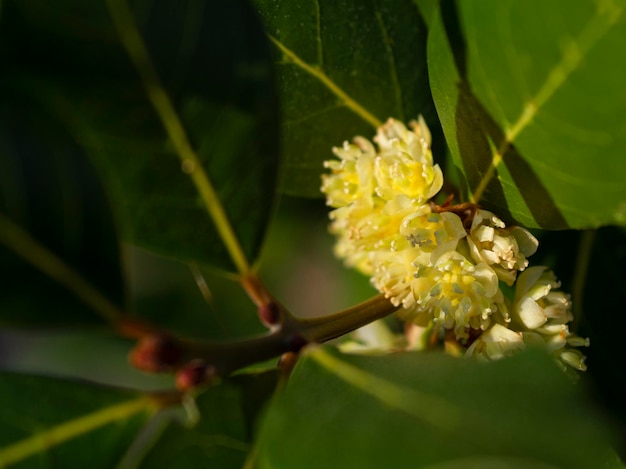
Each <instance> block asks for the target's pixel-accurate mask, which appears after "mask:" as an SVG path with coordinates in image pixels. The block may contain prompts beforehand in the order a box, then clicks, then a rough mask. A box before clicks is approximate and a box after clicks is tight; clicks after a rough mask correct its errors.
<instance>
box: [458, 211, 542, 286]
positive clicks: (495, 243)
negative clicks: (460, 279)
mask: <svg viewBox="0 0 626 469" xmlns="http://www.w3.org/2000/svg"><path fill="white" fill-rule="evenodd" d="M467 243H468V245H469V248H470V253H471V256H472V258H473V259H474V261H476V262H484V263H485V264H487V265H489V266H491V267H492V268H493V270H494V271H495V272H496V274H497V275H498V277H499V278H500V280H502V281H504V282H505V283H506V284H507V285H509V286H511V285H513V282H515V277H516V276H517V272H518V271H520V270H524V269H525V268H526V267H527V266H528V260H527V257H528V256H531V255H532V254H534V253H535V251H536V250H537V245H538V241H537V239H536V238H535V237H534V236H533V235H532V234H531V233H530V232H529V231H528V230H525V229H524V228H520V227H518V226H513V227H509V228H506V225H505V224H504V222H503V221H502V220H500V219H499V218H498V217H496V216H495V215H494V214H493V213H491V212H489V211H487V210H478V211H477V212H476V214H475V215H474V219H473V220H472V226H471V228H470V232H469V234H468V236H467Z"/></svg>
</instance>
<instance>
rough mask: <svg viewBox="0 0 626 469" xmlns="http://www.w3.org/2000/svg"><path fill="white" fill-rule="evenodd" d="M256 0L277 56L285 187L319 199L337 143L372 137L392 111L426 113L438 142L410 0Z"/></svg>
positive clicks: (419, 26) (401, 115) (420, 26)
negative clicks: (322, 178)
mask: <svg viewBox="0 0 626 469" xmlns="http://www.w3.org/2000/svg"><path fill="white" fill-rule="evenodd" d="M255 4H256V5H257V8H258V9H259V11H260V12H261V15H262V17H263V19H264V20H265V25H266V30H267V32H268V34H269V35H270V37H271V39H272V42H273V43H274V45H275V47H276V52H277V57H278V58H279V59H278V65H277V73H278V79H279V87H280V92H281V102H282V113H283V115H282V124H283V154H284V155H285V160H286V161H285V168H284V169H285V175H284V179H283V186H282V189H283V190H284V191H285V192H286V193H289V194H293V195H300V196H307V197H319V196H320V192H319V186H320V174H321V173H322V172H323V166H322V162H323V161H324V160H326V159H329V158H330V157H331V156H332V153H331V147H332V146H336V145H341V144H342V142H343V141H345V140H350V139H352V137H354V136H356V135H363V136H365V137H368V138H369V137H371V136H372V135H373V134H374V133H375V127H376V126H377V125H378V124H379V123H380V121H384V120H385V119H387V118H388V117H394V118H397V119H400V120H402V121H407V120H410V119H415V118H416V117H417V115H418V114H420V113H421V114H423V115H424V116H425V118H426V121H427V122H428V124H429V125H431V126H432V127H433V132H434V137H435V139H437V140H440V139H439V138H438V137H439V136H440V132H439V130H438V127H437V125H436V118H435V113H434V107H433V104H432V100H431V96H430V92H429V88H428V76H427V73H426V58H425V44H426V29H425V26H424V22H423V20H422V18H421V16H420V14H419V11H418V9H417V7H416V6H415V5H414V4H412V3H411V2H410V1H409V0H393V1H384V2H382V1H377V0H368V1H364V2H333V1H321V2H318V1H311V0H307V1H305V2H297V3H293V2H273V1H267V0H255Z"/></svg>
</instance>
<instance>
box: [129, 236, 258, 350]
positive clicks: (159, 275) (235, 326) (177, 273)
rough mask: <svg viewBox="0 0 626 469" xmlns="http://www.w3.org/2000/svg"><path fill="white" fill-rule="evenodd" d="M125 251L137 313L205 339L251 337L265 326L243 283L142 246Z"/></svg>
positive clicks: (181, 333)
mask: <svg viewBox="0 0 626 469" xmlns="http://www.w3.org/2000/svg"><path fill="white" fill-rule="evenodd" d="M125 254H126V255H125V259H124V260H125V261H126V262H125V266H126V268H127V270H126V279H127V281H128V290H129V297H130V302H131V307H130V309H131V311H132V312H133V316H134V317H137V318H138V319H143V320H147V321H148V322H149V323H150V324H154V325H156V326H159V327H160V328H162V329H163V330H167V331H170V332H172V333H175V334H180V335H182V336H184V337H187V338H197V339H203V340H210V339H212V340H220V339H225V338H236V337H245V336H248V337H249V336H251V335H256V334H261V333H264V332H266V331H267V328H265V326H263V325H262V324H261V322H260V321H259V319H258V316H257V310H256V307H255V306H254V305H253V304H252V302H251V301H250V299H249V298H248V297H247V295H246V294H245V293H244V291H243V289H242V287H241V285H240V284H239V282H237V281H235V280H232V279H228V278H224V277H223V276H221V275H217V274H215V273H212V272H211V271H209V270H206V269H200V268H190V267H189V266H188V265H185V264H183V263H181V262H178V261H176V260H173V259H167V258H164V257H162V256H158V255H154V254H152V253H149V252H146V251H144V250H141V249H136V248H128V249H126V250H125ZM194 275H195V276H197V278H194ZM198 284H200V286H201V287H202V288H203V289H204V295H203V294H202V291H201V290H200V288H199V285H198Z"/></svg>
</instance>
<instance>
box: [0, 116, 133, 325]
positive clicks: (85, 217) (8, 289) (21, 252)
mask: <svg viewBox="0 0 626 469" xmlns="http://www.w3.org/2000/svg"><path fill="white" fill-rule="evenodd" d="M0 154H1V156H0V217H1V220H4V221H3V222H2V223H1V224H0V283H1V284H2V288H0V324H4V325H16V324H20V325H24V324H31V325H42V324H54V325H57V326H59V325H67V324H76V323H80V324H86V323H96V322H98V321H99V320H100V319H101V318H99V317H98V311H95V310H94V308H93V307H89V306H87V304H86V303H85V302H81V301H79V300H78V298H77V296H76V292H75V291H74V292H71V291H70V289H68V286H67V285H62V283H63V281H62V280H59V278H58V277H56V278H55V279H53V278H52V277H54V273H50V272H49V271H46V267H49V266H50V262H51V261H50V259H47V258H46V256H41V255H39V248H40V247H41V248H43V249H44V250H46V251H47V252H48V253H49V256H52V257H54V258H56V259H58V260H60V262H62V263H63V264H64V265H65V266H66V267H67V268H69V269H71V270H72V271H73V272H74V273H75V274H76V275H77V276H78V277H80V278H81V279H83V280H86V281H87V282H89V283H90V284H91V285H92V286H93V287H94V288H95V289H96V290H98V291H99V292H100V293H101V294H103V295H106V296H107V297H108V298H109V299H110V300H112V301H114V302H115V303H117V304H118V305H119V304H121V303H122V302H123V295H122V285H121V284H122V281H121V275H120V265H119V263H120V254H119V247H118V244H117V239H116V232H115V228H114V225H113V217H112V215H111V212H110V209H109V204H108V200H107V198H106V196H105V194H104V191H103V188H102V186H101V184H100V182H99V180H98V178H97V176H96V174H95V171H94V168H93V167H92V166H91V165H90V164H89V162H88V161H87V160H86V158H85V156H84V154H83V152H82V151H81V150H80V147H79V146H77V145H76V143H75V142H74V140H73V139H72V137H71V136H70V135H69V134H68V133H67V131H66V130H65V129H63V128H62V127H61V126H59V125H58V123H57V122H55V121H54V120H53V119H51V118H50V116H47V115H45V114H43V113H40V112H38V111H37V110H35V109H34V108H33V107H30V106H28V105H26V109H24V108H21V107H9V106H2V108H1V109H0ZM27 259H28V260H27ZM42 264H43V269H42ZM35 265H36V266H35ZM57 271H58V269H57ZM44 272H46V273H44ZM56 273H58V272H56ZM74 286H76V285H75V282H74ZM78 288H79V289H80V286H79V287H78Z"/></svg>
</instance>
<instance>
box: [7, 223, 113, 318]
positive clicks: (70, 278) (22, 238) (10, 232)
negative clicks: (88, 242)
mask: <svg viewBox="0 0 626 469" xmlns="http://www.w3.org/2000/svg"><path fill="white" fill-rule="evenodd" d="M0 243H2V244H4V245H6V246H7V247H8V248H9V249H11V250H12V251H13V252H15V253H16V254H17V255H18V256H20V257H21V258H22V259H24V260H25V261H26V262H28V263H29V264H31V265H32V266H34V267H35V268H37V269H39V270H40V271H41V272H43V273H44V274H46V275H47V276H48V277H50V278H52V279H53V280H55V281H57V282H58V283H60V284H61V285H63V286H64V287H66V288H67V289H68V290H70V291H71V292H72V293H74V294H75V295H76V296H77V297H78V298H79V299H80V300H81V301H82V302H83V303H85V304H86V305H87V306H89V307H90V308H91V309H93V310H95V311H97V312H98V313H100V315H102V317H104V318H105V319H107V320H109V321H111V322H112V323H115V322H117V321H118V320H119V319H120V318H121V317H122V315H123V313H122V311H121V310H120V309H119V308H118V307H117V306H115V305H114V304H113V303H111V301H109V300H108V299H107V298H106V297H105V296H104V295H102V294H101V293H100V292H99V291H98V290H96V289H95V288H94V287H93V286H92V285H91V284H90V283H88V282H87V281H86V280H85V279H84V278H83V276H82V275H81V274H80V273H78V272H76V271H75V270H74V269H72V268H71V267H70V266H68V265H67V264H66V263H65V262H63V260H62V259H61V258H59V257H58V256H57V255H55V254H54V253H53V252H52V251H50V250H48V249H46V248H45V247H44V246H42V245H41V244H40V243H39V242H38V241H37V240H35V239H34V238H33V237H32V236H31V235H30V233H28V232H27V231H26V230H24V229H23V228H22V227H20V226H19V225H16V224H15V223H13V222H12V221H11V220H9V219H8V218H7V217H5V216H4V215H1V214H0Z"/></svg>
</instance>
